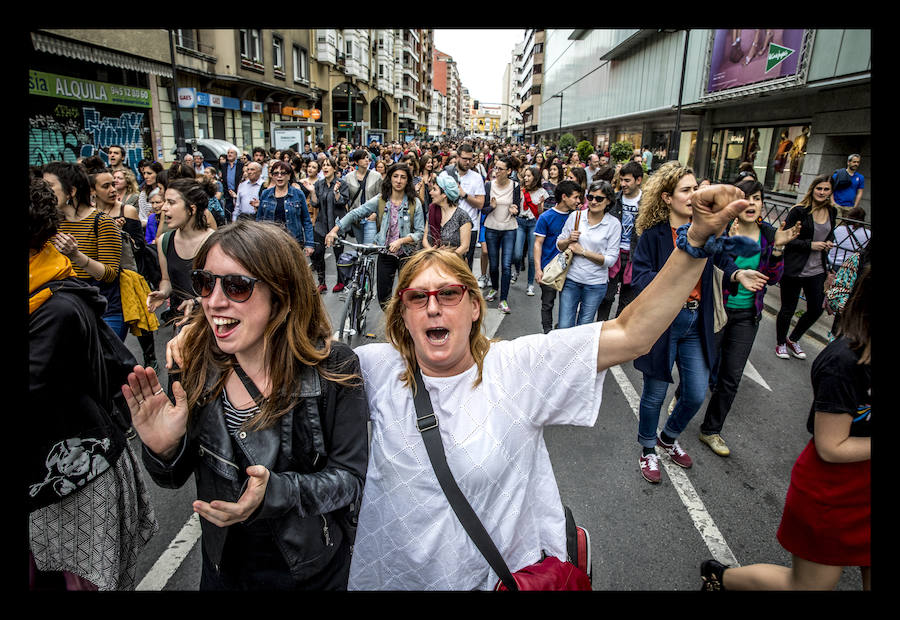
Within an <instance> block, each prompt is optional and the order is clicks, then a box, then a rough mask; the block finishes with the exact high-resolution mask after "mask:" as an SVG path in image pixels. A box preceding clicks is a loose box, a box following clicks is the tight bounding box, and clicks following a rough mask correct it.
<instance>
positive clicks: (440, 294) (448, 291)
mask: <svg viewBox="0 0 900 620" xmlns="http://www.w3.org/2000/svg"><path fill="white" fill-rule="evenodd" d="M468 290H469V288H468V287H467V286H466V285H465V284H448V285H447V286H445V287H443V288H440V289H438V290H436V291H426V290H424V289H421V288H405V289H403V290H402V291H398V292H397V296H398V297H399V298H400V301H402V302H403V305H405V306H406V307H407V308H410V309H413V310H418V309H420V308H424V307H425V306H427V305H428V298H429V297H431V296H432V295H434V297H435V299H437V301H438V304H440V305H441V306H456V305H458V304H459V302H461V301H462V298H463V295H464V294H465V293H466V291H468Z"/></svg>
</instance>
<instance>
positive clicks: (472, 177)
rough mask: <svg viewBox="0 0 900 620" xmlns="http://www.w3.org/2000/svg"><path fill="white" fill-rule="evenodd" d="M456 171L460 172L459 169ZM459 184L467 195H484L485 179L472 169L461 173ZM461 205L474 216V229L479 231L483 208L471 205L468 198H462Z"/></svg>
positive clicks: (470, 215)
mask: <svg viewBox="0 0 900 620" xmlns="http://www.w3.org/2000/svg"><path fill="white" fill-rule="evenodd" d="M456 173H457V174H459V169H457V171H456ZM459 185H460V186H461V187H462V190H463V192H465V194H466V196H469V195H472V196H484V179H482V178H481V175H480V174H478V173H477V172H475V171H474V170H472V169H469V170H468V171H466V173H465V174H459ZM459 206H460V207H462V210H463V211H465V212H466V213H467V214H468V215H469V217H470V218H472V226H473V228H472V230H473V231H475V232H478V228H479V227H480V226H481V209H478V208H475V207H473V206H472V205H470V204H469V201H468V200H460V201H459Z"/></svg>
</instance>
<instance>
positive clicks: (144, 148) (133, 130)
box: [28, 103, 152, 179]
mask: <svg viewBox="0 0 900 620" xmlns="http://www.w3.org/2000/svg"><path fill="white" fill-rule="evenodd" d="M147 121H148V119H147V114H146V113H145V112H134V111H127V112H126V111H120V110H119V109H112V110H109V109H101V108H100V106H85V107H80V106H74V105H68V104H65V103H58V104H54V105H51V106H49V107H46V108H44V109H43V110H40V111H36V112H35V113H33V114H31V115H29V118H28V123H29V128H28V160H29V161H28V163H29V165H32V166H42V165H44V164H46V163H48V162H51V161H69V162H73V163H74V162H76V161H77V160H78V159H79V158H81V157H90V156H92V155H98V156H99V157H100V158H101V159H103V161H104V162H105V163H109V158H108V156H107V154H106V150H105V149H106V148H108V147H109V146H111V145H114V144H115V145H119V146H121V147H122V148H123V149H125V162H126V164H127V165H128V167H129V168H131V170H132V171H133V172H134V173H135V175H136V176H137V177H138V178H139V179H140V171H139V170H138V169H137V165H138V162H140V161H141V159H144V157H145V153H146V156H149V158H150V159H152V155H151V153H152V151H151V148H150V146H149V145H148V144H145V139H144V136H145V135H149V131H148V130H147Z"/></svg>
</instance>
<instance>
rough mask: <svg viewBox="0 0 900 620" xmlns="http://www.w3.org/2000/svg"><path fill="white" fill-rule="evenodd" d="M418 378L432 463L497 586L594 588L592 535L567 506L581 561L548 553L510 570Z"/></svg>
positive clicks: (573, 548)
mask: <svg viewBox="0 0 900 620" xmlns="http://www.w3.org/2000/svg"><path fill="white" fill-rule="evenodd" d="M415 378H416V392H415V395H414V397H413V402H414V403H415V406H416V416H417V417H416V426H417V428H418V429H419V432H420V433H421V434H422V440H423V441H424V442H425V450H426V451H427V452H428V458H429V459H430V460H431V466H432V467H433V468H434V473H435V475H436V476H437V479H438V483H440V485H441V489H442V490H443V491H444V495H446V496H447V501H448V502H449V503H450V507H451V508H453V512H454V513H455V514H456V516H457V518H458V519H459V521H460V523H461V524H462V526H463V528H464V529H465V530H466V533H467V534H468V535H469V538H471V539H472V542H474V543H475V546H476V547H478V550H479V551H480V552H481V554H482V555H483V556H484V558H485V559H486V560H487V561H488V564H490V565H491V568H492V569H494V572H495V573H497V575H498V576H499V577H500V580H499V581H498V582H497V585H496V586H495V587H494V590H495V591H496V590H591V576H590V573H591V561H590V537H589V536H588V533H587V530H585V529H584V528H580V527H578V526H576V525H575V519H574V518H573V517H572V511H571V510H569V508H568V507H565V506H564V507H563V511H564V513H565V516H566V547H567V555H568V556H569V558H570V559H574V560H575V562H576V563H577V564H578V565H576V564H573V563H572V561H565V562H563V561H562V560H560V559H559V558H557V557H554V556H548V555H547V554H546V553H544V554H543V557H542V558H541V561H540V562H537V563H535V564H532V565H530V566H526V567H525V568H523V569H520V570H517V571H516V572H515V573H510V570H509V567H508V566H507V565H506V561H505V560H504V559H503V556H501V555H500V551H499V550H498V549H497V546H496V545H495V544H494V541H493V540H491V537H490V535H489V534H488V533H487V530H485V529H484V525H483V524H482V523H481V520H480V519H479V518H478V515H476V514H475V511H474V510H473V509H472V506H471V504H469V502H468V500H467V499H466V498H465V496H464V495H463V494H462V491H461V490H460V488H459V485H457V484H456V480H455V479H454V478H453V474H452V472H451V471H450V467H449V466H448V465H447V456H446V454H445V453H444V445H443V443H441V435H440V431H439V430H438V420H437V416H436V415H434V409H433V407H432V405H431V398H430V397H429V396H428V391H427V390H426V389H425V383H424V382H423V381H422V374H421V372H420V371H419V369H418V368H416V371H415Z"/></svg>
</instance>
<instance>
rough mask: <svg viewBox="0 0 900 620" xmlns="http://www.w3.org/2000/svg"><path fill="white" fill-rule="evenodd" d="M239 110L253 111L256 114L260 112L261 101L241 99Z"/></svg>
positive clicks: (261, 108) (261, 109)
mask: <svg viewBox="0 0 900 620" xmlns="http://www.w3.org/2000/svg"><path fill="white" fill-rule="evenodd" d="M241 110H242V111H244V112H255V113H257V114H262V111H263V104H262V101H241Z"/></svg>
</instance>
